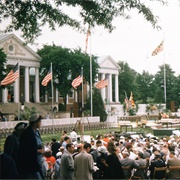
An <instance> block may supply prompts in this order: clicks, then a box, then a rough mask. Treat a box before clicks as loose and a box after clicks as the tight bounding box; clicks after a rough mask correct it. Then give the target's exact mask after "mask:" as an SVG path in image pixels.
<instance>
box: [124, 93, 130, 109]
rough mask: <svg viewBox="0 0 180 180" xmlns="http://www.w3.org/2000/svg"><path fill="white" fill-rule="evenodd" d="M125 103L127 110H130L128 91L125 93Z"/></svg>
mask: <svg viewBox="0 0 180 180" xmlns="http://www.w3.org/2000/svg"><path fill="white" fill-rule="evenodd" d="M124 102H125V104H126V110H128V109H129V100H128V97H127V94H126V91H125V99H124Z"/></svg>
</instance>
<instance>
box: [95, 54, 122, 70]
mask: <svg viewBox="0 0 180 180" xmlns="http://www.w3.org/2000/svg"><path fill="white" fill-rule="evenodd" d="M98 64H99V67H100V69H104V68H105V69H114V70H119V69H120V67H119V65H118V64H117V63H116V62H115V61H114V59H113V58H112V57H111V56H102V57H99V58H98Z"/></svg>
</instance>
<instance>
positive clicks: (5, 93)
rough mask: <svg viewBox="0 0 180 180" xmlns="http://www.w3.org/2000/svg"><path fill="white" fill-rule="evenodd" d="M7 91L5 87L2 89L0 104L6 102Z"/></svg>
mask: <svg viewBox="0 0 180 180" xmlns="http://www.w3.org/2000/svg"><path fill="white" fill-rule="evenodd" d="M7 97H8V89H7V88H6V87H5V88H4V89H2V102H3V103H7V102H8V99H7Z"/></svg>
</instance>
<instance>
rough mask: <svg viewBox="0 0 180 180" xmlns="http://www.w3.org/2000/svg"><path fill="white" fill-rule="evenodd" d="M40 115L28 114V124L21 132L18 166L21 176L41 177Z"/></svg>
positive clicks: (42, 149)
mask: <svg viewBox="0 0 180 180" xmlns="http://www.w3.org/2000/svg"><path fill="white" fill-rule="evenodd" d="M41 120H42V117H41V116H40V115H39V114H38V113H36V114H33V115H32V116H30V118H29V126H28V127H27V128H26V129H25V130H24V131H23V132H22V134H21V136H20V143H19V166H20V168H21V174H20V175H21V178H23V179H43V178H44V177H43V173H42V163H43V154H44V147H43V143H42V140H41V136H40V133H39V130H38V129H39V128H40V126H41Z"/></svg>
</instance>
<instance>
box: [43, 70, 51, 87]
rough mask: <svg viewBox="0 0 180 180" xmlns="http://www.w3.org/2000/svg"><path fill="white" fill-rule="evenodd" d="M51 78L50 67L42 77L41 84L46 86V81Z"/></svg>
mask: <svg viewBox="0 0 180 180" xmlns="http://www.w3.org/2000/svg"><path fill="white" fill-rule="evenodd" d="M51 79H52V69H51V68H50V70H49V71H48V73H47V75H46V76H45V77H44V79H43V80H42V83H41V84H42V85H43V86H47V84H48V82H49V81H50V80H51Z"/></svg>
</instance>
